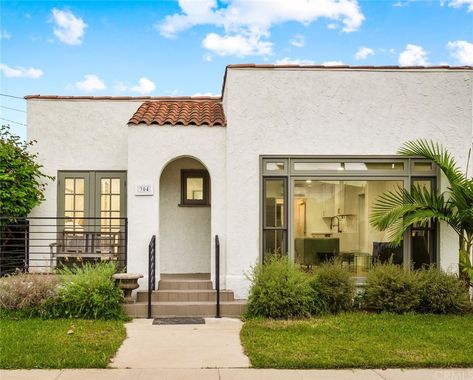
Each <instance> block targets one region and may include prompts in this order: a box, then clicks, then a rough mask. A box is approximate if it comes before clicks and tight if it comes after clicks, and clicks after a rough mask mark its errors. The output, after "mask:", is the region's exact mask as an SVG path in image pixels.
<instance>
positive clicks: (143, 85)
mask: <svg viewBox="0 0 473 380" xmlns="http://www.w3.org/2000/svg"><path fill="white" fill-rule="evenodd" d="M130 90H131V91H133V92H138V93H140V94H142V95H146V94H149V93H151V92H153V91H154V90H156V85H155V84H154V82H153V81H151V80H149V79H148V78H140V79H139V80H138V85H136V86H133V87H131V88H130Z"/></svg>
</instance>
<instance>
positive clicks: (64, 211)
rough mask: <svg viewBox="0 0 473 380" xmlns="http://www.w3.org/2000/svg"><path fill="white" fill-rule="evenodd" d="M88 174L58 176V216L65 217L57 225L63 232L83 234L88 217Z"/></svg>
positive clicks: (70, 173) (60, 174)
mask: <svg viewBox="0 0 473 380" xmlns="http://www.w3.org/2000/svg"><path fill="white" fill-rule="evenodd" d="M89 183H90V174H89V173H87V172H68V173H59V175H58V186H59V194H58V204H59V209H58V216H59V217H65V219H61V220H59V224H60V225H62V226H63V227H64V230H65V231H71V232H76V231H77V232H81V231H82V232H83V231H84V229H85V228H86V224H87V222H85V220H84V217H88V216H91V215H90V201H91V199H90V192H89Z"/></svg>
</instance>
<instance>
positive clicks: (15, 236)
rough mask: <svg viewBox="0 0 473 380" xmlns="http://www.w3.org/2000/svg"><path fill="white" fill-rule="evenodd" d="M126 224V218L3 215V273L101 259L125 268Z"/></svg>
mask: <svg viewBox="0 0 473 380" xmlns="http://www.w3.org/2000/svg"><path fill="white" fill-rule="evenodd" d="M127 227H128V224H127V218H111V217H102V218H100V217H26V218H8V217H0V276H4V275H7V274H10V273H14V272H16V271H22V272H31V273H51V272H54V271H55V269H56V268H61V267H64V266H73V265H82V264H83V263H86V262H100V261H113V262H116V263H117V266H118V267H119V269H124V268H125V267H126V260H127V245H128V244H127V242H128V231H127Z"/></svg>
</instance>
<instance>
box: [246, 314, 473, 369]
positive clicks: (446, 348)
mask: <svg viewBox="0 0 473 380" xmlns="http://www.w3.org/2000/svg"><path fill="white" fill-rule="evenodd" d="M241 339H242V343H243V346H244V349H245V353H246V354H247V355H248V356H249V358H250V360H251V363H252V365H253V366H254V367H258V368H385V367H472V366H473V344H472V342H473V315H467V316H456V315H430V314H424V315H421V314H406V315H394V314H366V313H361V312H360V313H356V312H354V313H346V314H339V315H326V316H323V317H319V318H312V319H308V320H289V321H286V320H283V321H281V320H279V321H276V320H267V319H255V320H248V321H247V322H245V324H244V326H243V329H242V331H241Z"/></svg>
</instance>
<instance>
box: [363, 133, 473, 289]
mask: <svg viewBox="0 0 473 380" xmlns="http://www.w3.org/2000/svg"><path fill="white" fill-rule="evenodd" d="M399 153H400V154H402V155H404V156H420V157H424V158H427V159H429V160H431V161H433V162H434V163H435V164H436V165H437V166H438V167H439V169H440V170H441V171H442V172H443V174H444V175H445V177H446V179H447V180H448V183H449V185H448V187H447V190H446V191H445V192H443V193H440V194H437V193H435V192H434V191H432V192H429V191H428V190H427V189H425V188H422V187H420V186H418V185H416V186H414V187H413V188H412V189H410V190H409V189H405V188H402V187H398V188H396V189H395V190H392V191H388V192H386V193H384V194H382V195H381V196H379V197H378V198H377V200H376V202H375V203H374V205H373V211H372V213H371V215H370V223H371V224H372V226H373V227H375V228H378V229H379V230H381V231H387V232H388V235H389V237H390V239H391V240H392V241H393V242H394V243H396V244H399V243H400V242H401V240H402V237H403V235H404V232H405V231H406V230H407V229H408V228H409V227H411V226H413V225H415V224H417V225H424V226H425V225H427V224H428V223H429V222H431V221H443V222H445V223H447V224H448V225H449V226H450V227H451V228H452V229H453V230H454V231H455V232H456V233H457V235H458V239H459V264H460V274H461V276H462V277H463V279H464V280H465V282H467V281H468V277H469V279H470V282H471V283H473V267H472V264H471V260H470V255H471V250H472V247H473V179H472V178H468V176H467V173H465V174H464V173H463V172H462V171H461V170H460V169H459V167H458V165H457V163H456V162H455V159H454V158H453V156H452V155H451V154H450V152H448V151H447V149H445V147H443V146H442V145H441V144H438V143H435V142H433V141H428V140H415V141H408V142H406V143H405V144H404V145H403V146H402V147H401V149H399Z"/></svg>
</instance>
